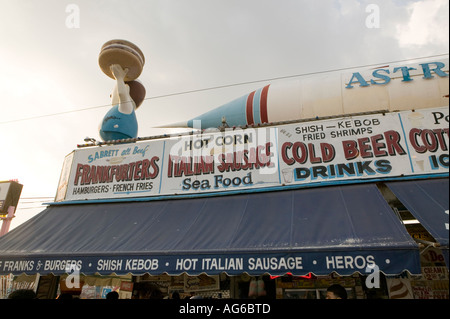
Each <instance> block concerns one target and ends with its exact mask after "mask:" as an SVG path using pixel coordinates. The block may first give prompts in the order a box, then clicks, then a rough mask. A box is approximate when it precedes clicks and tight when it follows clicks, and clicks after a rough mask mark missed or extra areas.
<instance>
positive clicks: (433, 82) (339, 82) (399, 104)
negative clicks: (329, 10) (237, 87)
mask: <svg viewBox="0 0 450 319" xmlns="http://www.w3.org/2000/svg"><path fill="white" fill-rule="evenodd" d="M428 61H429V60H428ZM448 100H449V60H448V58H445V59H440V60H432V62H424V61H422V62H421V61H419V62H417V63H414V64H409V65H393V66H383V67H379V68H373V69H365V70H361V71H356V72H353V73H351V72H348V73H329V74H325V75H320V76H317V75H315V76H310V77H304V78H299V79H297V80H293V81H284V82H277V83H273V84H270V85H266V86H264V87H262V88H260V89H258V90H256V91H253V92H251V93H249V94H246V95H244V96H242V97H240V98H238V99H235V100H233V101H231V102H229V103H226V104H224V105H222V106H219V107H217V108H215V109H212V110H211V111H209V112H206V113H204V114H202V115H199V116H197V117H195V118H193V119H191V120H189V121H186V122H180V123H175V124H171V125H166V126H162V127H195V128H200V126H201V128H202V129H206V128H218V127H220V126H221V125H222V124H223V123H222V120H223V119H224V118H225V120H226V123H227V124H228V126H230V127H231V126H246V125H258V124H265V123H272V122H280V121H291V120H300V119H308V118H315V117H325V116H336V115H345V114H354V113H360V112H369V111H402V110H414V109H424V108H434V107H440V106H446V105H448V103H449V102H448Z"/></svg>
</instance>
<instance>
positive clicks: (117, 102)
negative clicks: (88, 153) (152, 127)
mask: <svg viewBox="0 0 450 319" xmlns="http://www.w3.org/2000/svg"><path fill="white" fill-rule="evenodd" d="M110 69H111V72H112V74H113V75H114V78H115V80H116V85H115V87H114V90H113V92H112V94H111V104H112V108H111V109H110V110H109V111H108V113H106V115H105V116H104V118H103V121H102V123H101V125H100V137H101V138H102V139H103V141H113V140H120V139H129V138H136V137H137V132H138V122H137V118H136V114H135V111H136V108H137V106H136V103H135V101H134V100H133V98H132V95H131V94H130V85H128V84H126V83H125V80H124V79H125V76H126V74H127V72H128V69H125V70H124V69H122V67H121V66H120V65H119V64H112V65H111V66H110ZM133 82H136V81H133ZM137 83H138V82H137ZM141 87H142V85H141ZM142 88H143V87H142ZM142 88H141V90H142ZM144 91H145V90H144ZM144 94H145V93H144ZM141 95H142V93H141ZM142 100H143V98H142V99H141V100H140V101H136V102H137V103H138V106H139V105H140V103H142Z"/></svg>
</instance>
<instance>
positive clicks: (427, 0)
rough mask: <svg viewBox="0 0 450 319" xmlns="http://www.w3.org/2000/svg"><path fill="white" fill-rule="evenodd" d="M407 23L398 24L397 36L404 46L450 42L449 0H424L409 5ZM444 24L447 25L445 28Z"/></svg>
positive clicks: (422, 45)
mask: <svg viewBox="0 0 450 319" xmlns="http://www.w3.org/2000/svg"><path fill="white" fill-rule="evenodd" d="M407 10H408V13H409V15H410V17H409V21H408V22H407V23H406V24H400V25H397V34H396V36H397V38H398V41H399V45H400V47H402V48H408V47H415V46H419V47H424V46H427V45H435V44H441V45H442V44H445V45H446V46H447V48H448V44H449V40H448V38H449V28H448V24H449V2H448V0H423V1H418V2H415V3H412V4H410V5H409V6H408V9H407ZM443 26H445V27H444V28H443Z"/></svg>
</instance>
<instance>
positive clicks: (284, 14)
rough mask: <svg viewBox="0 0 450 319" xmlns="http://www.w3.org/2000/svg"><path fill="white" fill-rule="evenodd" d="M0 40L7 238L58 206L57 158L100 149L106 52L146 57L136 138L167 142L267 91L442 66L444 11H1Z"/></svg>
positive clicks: (365, 3) (140, 3)
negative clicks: (192, 123) (273, 86)
mask: <svg viewBox="0 0 450 319" xmlns="http://www.w3.org/2000/svg"><path fill="white" fill-rule="evenodd" d="M0 39H1V41H0V152H1V157H0V181H4V180H11V179H14V180H18V181H19V183H21V184H23V190H22V194H21V199H20V202H19V205H18V208H17V210H16V217H15V218H14V219H13V221H12V224H11V229H13V228H15V227H17V226H18V225H19V224H21V223H23V222H24V221H26V220H28V219H29V218H31V217H33V216H35V215H36V214H37V213H39V212H40V211H42V210H44V209H45V205H43V203H45V202H51V201H53V198H54V196H55V194H56V189H57V186H58V181H59V177H60V172H61V168H62V164H63V161H64V157H65V156H66V155H67V154H69V153H70V152H72V151H73V150H75V149H76V148H77V144H80V143H84V141H83V140H84V138H85V137H87V136H89V137H92V138H95V139H97V140H100V137H99V133H98V125H99V123H100V121H101V120H102V118H103V116H104V114H105V113H106V112H107V111H108V110H109V108H110V106H111V104H110V102H111V101H110V93H111V91H112V88H113V86H114V81H113V80H112V79H110V78H108V77H107V76H106V75H105V74H104V73H103V72H102V71H101V70H100V67H99V66H98V55H99V52H100V49H101V46H102V45H103V44H104V43H105V42H106V41H109V40H111V39H126V40H128V41H131V42H133V43H135V44H136V45H137V46H138V47H139V48H140V49H141V50H142V51H143V53H144V55H145V59H146V62H145V65H144V69H143V72H142V74H141V75H140V77H139V80H140V81H141V82H142V83H143V84H144V86H145V88H146V91H147V95H146V100H145V101H144V102H143V104H142V105H141V106H140V108H139V109H138V110H137V112H136V114H137V117H138V122H139V133H138V135H139V136H140V137H144V136H151V135H159V134H164V133H166V134H170V133H175V132H176V130H174V129H157V128H156V127H157V126H160V125H164V124H169V123H174V122H181V121H185V120H189V119H191V118H193V117H194V116H196V115H199V114H202V113H204V112H206V111H208V110H210V109H213V108H215V107H217V106H220V105H222V104H225V103H227V102H229V101H231V100H234V99H235V98H238V97H240V96H242V95H244V94H247V93H249V92H251V91H253V90H255V89H258V88H260V87H262V86H263V85H265V83H264V80H266V79H274V78H282V77H287V76H292V75H300V74H305V73H311V72H322V71H328V70H337V69H342V68H351V67H356V66H363V65H374V64H379V65H383V64H384V63H387V62H392V61H400V60H406V59H414V58H421V57H427V56H433V55H440V54H448V52H449V1H448V0H378V1H376V0H133V1H117V0H103V1H100V0H95V1H94V0H71V1H64V0H39V1H35V0H0ZM272 81H277V80H272ZM239 83H247V84H241V85H235V84H239ZM268 83H270V81H269V82H268ZM216 87H222V88H216ZM209 88H216V89H209ZM205 89H206V90H205ZM190 91H197V92H192V93H184V92H190Z"/></svg>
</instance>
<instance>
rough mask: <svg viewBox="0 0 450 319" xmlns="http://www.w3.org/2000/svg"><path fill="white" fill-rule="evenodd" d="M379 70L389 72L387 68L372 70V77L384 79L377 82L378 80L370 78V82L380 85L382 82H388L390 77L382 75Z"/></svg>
mask: <svg viewBox="0 0 450 319" xmlns="http://www.w3.org/2000/svg"><path fill="white" fill-rule="evenodd" d="M381 71H384V72H386V73H387V74H389V73H390V72H389V70H385V69H381V70H375V71H373V73H372V75H373V77H374V78H378V79H382V80H384V82H382V83H379V82H376V81H375V80H370V83H372V84H375V85H382V84H388V83H389V82H391V78H390V77H389V76H387V75H383V74H379V72H381ZM394 72H395V70H394Z"/></svg>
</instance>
